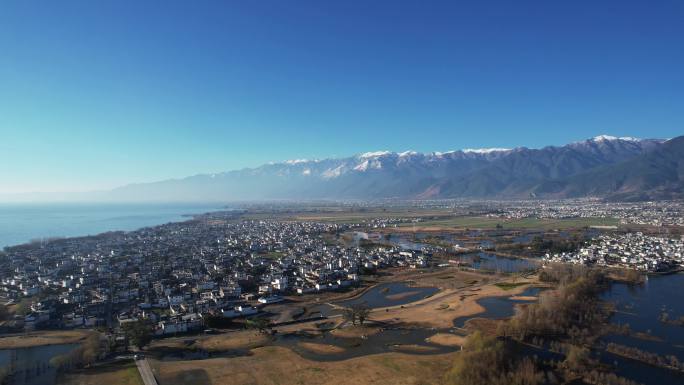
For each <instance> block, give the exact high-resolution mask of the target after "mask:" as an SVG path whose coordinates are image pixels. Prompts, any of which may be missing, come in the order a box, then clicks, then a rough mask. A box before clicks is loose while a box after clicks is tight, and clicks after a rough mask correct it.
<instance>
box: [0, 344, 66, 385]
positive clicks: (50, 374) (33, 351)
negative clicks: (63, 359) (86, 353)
mask: <svg viewBox="0 0 684 385" xmlns="http://www.w3.org/2000/svg"><path fill="white" fill-rule="evenodd" d="M76 347H78V344H57V345H43V346H35V347H29V348H21V349H3V350H0V368H13V372H14V376H12V377H11V380H9V382H8V384H9V385H51V384H54V383H55V379H56V377H57V370H56V368H54V367H52V365H50V360H51V359H52V358H53V357H56V356H59V355H62V354H66V353H68V352H70V351H71V350H73V349H75V348H76Z"/></svg>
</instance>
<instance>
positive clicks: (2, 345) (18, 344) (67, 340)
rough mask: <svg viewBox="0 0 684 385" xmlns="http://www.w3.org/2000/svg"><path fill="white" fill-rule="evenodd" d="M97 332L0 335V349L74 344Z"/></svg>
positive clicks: (57, 331) (46, 332) (52, 331)
mask: <svg viewBox="0 0 684 385" xmlns="http://www.w3.org/2000/svg"><path fill="white" fill-rule="evenodd" d="M93 333H97V332H95V331H91V330H85V329H79V330H48V331H37V332H31V333H25V334H11V335H3V336H2V337H0V349H21V348H32V347H36V346H44V345H60V344H76V343H80V342H83V341H85V340H86V339H87V338H88V337H89V336H90V335H92V334H93Z"/></svg>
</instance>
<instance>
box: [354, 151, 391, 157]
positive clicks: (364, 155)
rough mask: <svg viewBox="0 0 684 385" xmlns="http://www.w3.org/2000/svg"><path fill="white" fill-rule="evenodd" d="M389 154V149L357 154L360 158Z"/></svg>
mask: <svg viewBox="0 0 684 385" xmlns="http://www.w3.org/2000/svg"><path fill="white" fill-rule="evenodd" d="M389 154H391V152H390V151H373V152H364V153H363V154H361V155H359V158H361V159H367V158H377V157H380V156H384V155H389Z"/></svg>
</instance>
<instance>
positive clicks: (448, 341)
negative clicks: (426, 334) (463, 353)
mask: <svg viewBox="0 0 684 385" xmlns="http://www.w3.org/2000/svg"><path fill="white" fill-rule="evenodd" d="M465 339H466V338H465V337H464V336H459V335H456V334H449V333H437V334H435V335H434V336H432V337H430V338H428V342H430V343H433V344H437V345H442V346H452V347H456V346H462V345H463V343H464V342H465Z"/></svg>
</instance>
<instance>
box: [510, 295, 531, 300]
mask: <svg viewBox="0 0 684 385" xmlns="http://www.w3.org/2000/svg"><path fill="white" fill-rule="evenodd" d="M511 299H512V300H516V301H536V300H537V297H535V296H533V295H514V296H512V297H511Z"/></svg>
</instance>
